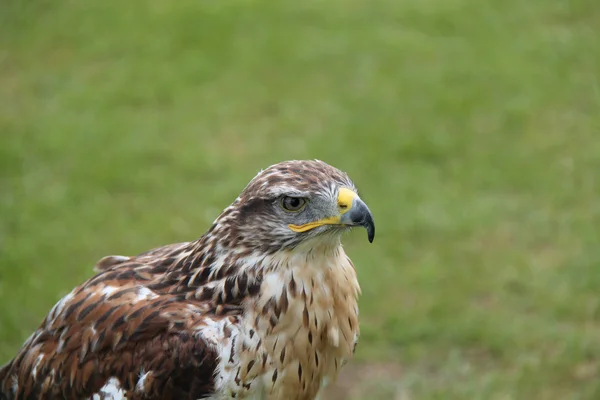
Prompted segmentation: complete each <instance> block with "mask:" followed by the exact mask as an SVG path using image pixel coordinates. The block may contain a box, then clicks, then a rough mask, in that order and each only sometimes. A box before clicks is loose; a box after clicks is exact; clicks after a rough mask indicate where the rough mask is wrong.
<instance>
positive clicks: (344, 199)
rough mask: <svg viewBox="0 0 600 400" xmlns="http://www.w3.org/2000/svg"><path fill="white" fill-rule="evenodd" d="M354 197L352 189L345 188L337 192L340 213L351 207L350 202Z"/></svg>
mask: <svg viewBox="0 0 600 400" xmlns="http://www.w3.org/2000/svg"><path fill="white" fill-rule="evenodd" d="M356 197H357V195H356V193H354V192H353V191H352V190H350V189H346V188H341V189H340V191H339V193H338V207H339V209H340V214H344V213H347V212H348V211H349V210H350V209H351V208H352V202H353V201H354V199H355V198H356Z"/></svg>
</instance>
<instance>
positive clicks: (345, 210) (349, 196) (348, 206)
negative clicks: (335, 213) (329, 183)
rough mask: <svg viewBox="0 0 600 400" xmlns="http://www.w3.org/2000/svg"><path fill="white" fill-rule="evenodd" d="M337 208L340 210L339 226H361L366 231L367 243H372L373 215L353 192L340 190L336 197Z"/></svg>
mask: <svg viewBox="0 0 600 400" xmlns="http://www.w3.org/2000/svg"><path fill="white" fill-rule="evenodd" d="M338 207H339V208H340V213H341V214H342V215H341V217H340V224H342V225H348V226H362V227H364V228H365V229H366V230H367V237H368V238H369V242H370V243H373V239H374V238H375V221H373V214H371V210H369V207H367V205H366V204H365V202H364V201H362V200H361V199H360V197H358V195H357V194H356V193H354V192H353V191H351V190H349V189H346V188H342V189H340V192H339V195H338Z"/></svg>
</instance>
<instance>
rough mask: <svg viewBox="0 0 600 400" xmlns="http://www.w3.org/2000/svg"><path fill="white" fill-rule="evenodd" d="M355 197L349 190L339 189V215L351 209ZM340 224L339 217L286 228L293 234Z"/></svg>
mask: <svg viewBox="0 0 600 400" xmlns="http://www.w3.org/2000/svg"><path fill="white" fill-rule="evenodd" d="M356 197H357V194H356V193H354V192H353V191H352V190H350V189H346V188H341V189H340V191H339V193H338V201H337V204H338V209H339V212H340V215H342V214H344V213H346V212H348V211H349V210H350V209H351V208H352V202H353V201H354V199H355V198H356ZM339 223H340V216H339V215H337V216H334V217H328V218H323V219H320V220H318V221H313V222H309V223H307V224H302V225H294V224H289V225H288V227H289V228H290V229H291V230H293V231H294V232H306V231H309V230H311V229H314V228H317V227H319V226H322V225H337V224H339Z"/></svg>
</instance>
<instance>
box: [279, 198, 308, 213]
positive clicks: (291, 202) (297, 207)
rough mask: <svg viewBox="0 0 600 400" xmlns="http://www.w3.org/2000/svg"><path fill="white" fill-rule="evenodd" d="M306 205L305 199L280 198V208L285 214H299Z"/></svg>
mask: <svg viewBox="0 0 600 400" xmlns="http://www.w3.org/2000/svg"><path fill="white" fill-rule="evenodd" d="M305 205H306V199H305V198H303V197H292V196H283V197H282V198H281V208H283V209H284V210H285V211H287V212H299V211H301V210H302V209H303V208H304V206H305Z"/></svg>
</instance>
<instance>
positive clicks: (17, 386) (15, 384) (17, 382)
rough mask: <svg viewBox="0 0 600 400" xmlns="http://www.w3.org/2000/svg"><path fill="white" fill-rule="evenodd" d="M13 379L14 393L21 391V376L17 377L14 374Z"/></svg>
mask: <svg viewBox="0 0 600 400" xmlns="http://www.w3.org/2000/svg"><path fill="white" fill-rule="evenodd" d="M11 380H12V387H11V388H12V391H13V394H15V393H17V392H18V391H19V378H17V376H16V375H13V376H12V377H11Z"/></svg>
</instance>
